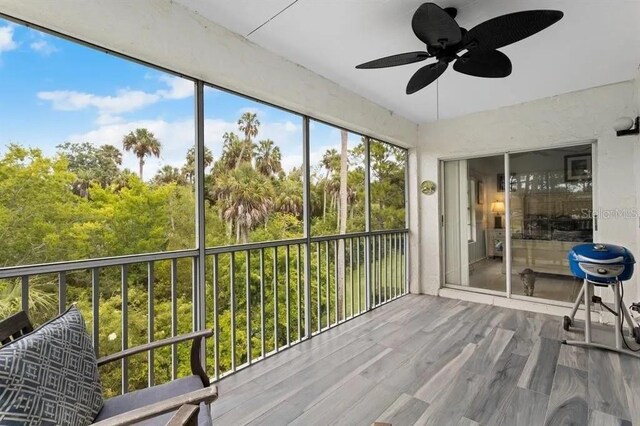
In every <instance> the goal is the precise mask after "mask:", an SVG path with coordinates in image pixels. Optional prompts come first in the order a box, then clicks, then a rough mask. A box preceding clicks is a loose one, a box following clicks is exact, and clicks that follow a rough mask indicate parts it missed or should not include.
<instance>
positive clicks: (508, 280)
mask: <svg viewBox="0 0 640 426" xmlns="http://www.w3.org/2000/svg"><path fill="white" fill-rule="evenodd" d="M580 145H591V170H592V175H591V180H592V199H591V206H592V208H591V211H592V221H593V240H594V241H597V239H598V235H599V227H598V217H597V214H595V207H596V206H597V205H598V190H599V182H598V140H597V139H588V140H581V141H574V142H567V143H561V144H553V145H549V146H544V147H532V148H522V149H512V150H502V151H487V152H482V153H478V154H474V155H465V154H459V155H451V156H440V157H438V186H439V187H440V188H441V190H440V191H439V197H438V220H439V221H440V224H439V227H438V229H439V234H440V238H439V240H440V241H439V248H440V256H439V257H440V259H439V262H440V288H452V289H456V290H464V291H469V292H473V293H482V294H486V295H491V296H498V297H504V298H507V299H516V300H524V301H532V302H537V303H546V304H549V305H555V306H563V307H571V306H572V303H571V302H563V301H559V300H553V299H542V298H537V297H528V296H522V295H514V294H513V291H512V274H511V273H506V274H505V275H506V277H505V291H504V292H502V291H495V290H488V289H482V288H475V287H474V288H471V287H468V286H461V285H455V284H447V283H446V282H445V268H446V262H445V260H446V257H445V250H446V236H445V215H444V212H443V208H444V195H445V190H444V188H445V185H446V182H445V179H444V163H445V162H447V161H459V160H470V159H474V158H485V157H494V156H498V155H503V156H504V174H505V176H510V172H511V171H510V168H509V165H510V164H509V161H510V155H511V154H518V153H525V152H535V151H545V150H549V149H562V148H570V147H573V146H580ZM510 195H511V188H510V185H505V252H504V256H506V258H505V270H506V271H511V214H510V213H511V203H510Z"/></svg>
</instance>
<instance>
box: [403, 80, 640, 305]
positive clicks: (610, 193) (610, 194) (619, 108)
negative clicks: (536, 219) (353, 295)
mask: <svg viewBox="0 0 640 426" xmlns="http://www.w3.org/2000/svg"><path fill="white" fill-rule="evenodd" d="M638 90H640V81H638V80H636V81H629V82H622V83H618V84H612V85H607V86H602V87H597V88H593V89H588V90H584V91H579V92H574V93H569V94H565V95H560V96H555V97H551V98H546V99H541V100H537V101H533V102H528V103H525V104H521V105H516V106H512V107H508V108H502V109H498V110H494V111H486V112H481V113H478V114H472V115H468V116H465V117H461V118H457V119H452V120H443V121H439V122H435V123H428V124H424V125H420V127H419V145H418V148H417V150H416V157H417V160H416V163H417V165H418V170H417V179H418V180H419V181H423V180H425V179H430V180H434V181H438V162H439V159H441V158H447V157H456V156H460V157H464V156H472V155H483V154H487V155H489V154H495V153H499V152H504V151H521V150H526V149H530V148H542V147H554V146H560V145H563V144H567V143H575V142H580V141H592V140H596V141H597V153H595V160H596V162H595V165H594V173H595V179H596V185H597V187H596V191H595V193H594V198H595V201H594V204H595V207H596V208H601V209H625V208H626V209H629V210H631V209H634V208H636V207H638V206H640V199H639V198H638V196H637V192H638V189H639V188H640V177H639V176H638V175H639V174H640V170H637V169H638V168H639V167H638V165H640V162H639V161H638V160H639V159H640V150H639V148H638V144H639V142H640V139H639V138H638V137H637V136H627V137H616V135H615V132H614V131H613V129H612V124H613V122H614V121H615V120H616V119H617V118H619V117H621V116H634V117H635V116H636V115H637V113H638V110H639V109H640V102H639V101H638V99H639V98H640V97H638V96H637V94H636V91H638ZM414 209H415V210H414V212H413V214H414V215H415V216H418V217H419V224H420V231H419V238H420V251H419V252H418V253H416V255H415V256H413V257H412V265H413V267H417V266H419V270H416V271H414V274H416V277H415V278H416V279H419V282H420V283H421V285H420V289H419V290H420V292H422V293H428V294H437V293H438V290H439V288H440V264H439V262H438V261H437V259H439V257H440V237H441V235H440V232H441V228H440V221H439V217H440V212H439V210H438V196H437V195H436V196H430V197H427V196H424V195H420V196H419V201H418V203H415V205H414ZM602 216H603V215H601V219H600V220H599V229H598V232H597V234H596V236H595V238H596V240H597V241H602V242H610V243H615V244H620V245H624V246H626V247H629V248H630V249H631V250H632V251H633V252H634V253H636V254H637V255H638V257H639V259H640V252H639V251H638V247H639V245H638V227H639V219H638V218H637V217H630V218H620V217H618V218H615V217H610V218H604V217H602ZM637 275H640V274H637ZM637 281H638V280H637V278H636V279H634V281H633V282H632V283H631V285H630V286H627V287H626V288H627V295H628V296H629V297H627V300H631V299H638V298H640V291H639V289H638V285H637Z"/></svg>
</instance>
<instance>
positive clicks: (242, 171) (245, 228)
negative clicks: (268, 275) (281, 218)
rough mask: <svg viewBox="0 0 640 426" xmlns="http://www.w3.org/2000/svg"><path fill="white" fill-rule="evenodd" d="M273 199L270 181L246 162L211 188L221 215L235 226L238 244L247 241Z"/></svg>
mask: <svg viewBox="0 0 640 426" xmlns="http://www.w3.org/2000/svg"><path fill="white" fill-rule="evenodd" d="M273 196H274V194H273V187H272V185H271V181H270V180H269V179H267V178H266V177H264V176H262V175H261V174H260V173H258V172H256V171H255V170H254V169H253V167H252V166H251V164H248V163H243V164H242V165H240V167H238V168H236V169H234V170H232V171H230V172H228V173H224V174H222V175H221V176H220V178H219V179H218V181H217V182H216V187H215V189H214V197H215V198H216V200H217V201H218V202H219V203H220V207H221V209H220V214H221V216H222V218H223V219H224V220H226V221H227V222H229V223H230V224H231V226H235V231H236V242H238V243H246V242H248V241H249V231H250V230H252V229H254V228H255V227H256V226H258V225H259V224H261V223H263V222H264V221H265V220H266V218H267V216H268V215H269V213H270V211H271V208H272V206H273Z"/></svg>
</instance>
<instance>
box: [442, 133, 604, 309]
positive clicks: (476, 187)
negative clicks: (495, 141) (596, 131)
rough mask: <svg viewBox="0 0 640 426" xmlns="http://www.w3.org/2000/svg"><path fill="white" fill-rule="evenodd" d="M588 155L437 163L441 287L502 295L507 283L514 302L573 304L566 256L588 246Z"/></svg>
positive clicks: (579, 151) (543, 153) (569, 150)
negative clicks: (440, 185) (440, 183)
mask: <svg viewBox="0 0 640 426" xmlns="http://www.w3.org/2000/svg"><path fill="white" fill-rule="evenodd" d="M591 151H592V148H591V144H586V145H580V146H571V147H566V148H555V149H548V150H538V151H530V152H522V153H514V154H509V155H494V156H488V157H481V158H472V159H462V160H452V161H445V162H443V163H442V179H443V188H444V190H443V195H442V200H441V203H442V227H443V235H444V244H443V253H444V256H443V257H444V261H443V264H444V265H443V266H444V277H443V278H444V284H445V285H447V286H456V287H457V286H462V287H467V288H475V289H480V291H486V292H490V293H495V292H496V291H497V292H501V293H505V294H506V293H507V289H508V286H507V283H508V282H509V281H510V290H511V295H513V296H514V297H535V298H543V299H551V300H558V301H572V300H573V299H575V296H576V292H577V291H578V290H579V284H578V283H576V281H575V280H574V279H573V278H572V276H571V274H570V272H569V267H568V263H567V260H566V258H567V252H568V251H569V250H570V249H571V247H573V246H574V245H575V244H579V243H581V242H587V241H593V225H592V223H593V221H592V209H593V195H592V193H593V183H592V152H591ZM505 169H508V170H509V172H508V174H509V176H508V177H506V176H505ZM509 238H510V240H508V239H509Z"/></svg>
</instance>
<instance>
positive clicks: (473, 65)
mask: <svg viewBox="0 0 640 426" xmlns="http://www.w3.org/2000/svg"><path fill="white" fill-rule="evenodd" d="M453 69H454V70H456V71H458V72H461V73H462V74H467V75H472V76H474V77H486V78H500V77H507V76H508V75H510V74H511V60H509V57H508V56H507V55H505V54H504V53H502V52H500V51H499V50H489V51H488V52H484V51H481V52H477V51H472V52H467V53H465V54H464V55H462V56H461V57H460V59H458V60H456V62H455V64H453Z"/></svg>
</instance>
